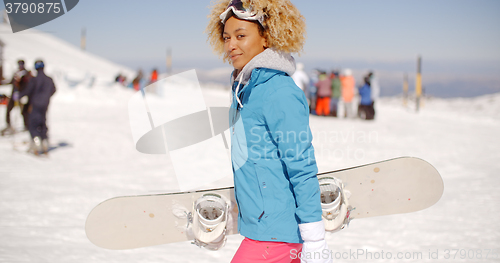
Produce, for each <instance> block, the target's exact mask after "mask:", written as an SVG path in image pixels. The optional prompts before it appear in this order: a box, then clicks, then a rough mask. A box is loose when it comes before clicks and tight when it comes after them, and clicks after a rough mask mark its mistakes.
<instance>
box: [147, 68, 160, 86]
mask: <svg viewBox="0 0 500 263" xmlns="http://www.w3.org/2000/svg"><path fill="white" fill-rule="evenodd" d="M157 81H158V70H156V69H153V71H152V72H151V77H150V79H149V83H150V84H153V83H155V82H157Z"/></svg>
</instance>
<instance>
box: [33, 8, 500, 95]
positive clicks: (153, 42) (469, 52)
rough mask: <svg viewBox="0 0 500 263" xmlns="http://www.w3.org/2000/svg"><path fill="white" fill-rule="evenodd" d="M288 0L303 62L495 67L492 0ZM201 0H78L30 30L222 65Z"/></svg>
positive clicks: (103, 51) (161, 64) (464, 69)
mask: <svg viewBox="0 0 500 263" xmlns="http://www.w3.org/2000/svg"><path fill="white" fill-rule="evenodd" d="M291 1H292V3H293V4H295V5H296V6H297V7H298V8H299V10H300V11H301V13H302V14H303V16H304V17H305V19H306V24H307V40H306V44H305V47H304V53H303V54H302V55H301V56H300V57H299V56H296V59H297V60H298V61H302V62H305V64H306V68H309V69H312V68H324V69H326V70H329V69H333V68H339V67H353V68H378V69H381V70H388V71H398V72H400V71H401V72H402V71H405V72H408V71H409V72H414V71H415V64H416V62H415V61H416V58H417V56H418V55H421V56H422V59H423V62H424V63H423V73H433V74H434V73H435V74H444V75H446V74H448V75H450V76H456V77H458V76H460V75H464V74H471V75H475V76H486V77H487V78H490V81H491V78H495V76H500V45H499V43H500V15H498V14H500V1H497V0H478V1H464V0H440V1H434V0H407V1H399V0H384V1H370V0H359V1H331V0H330V1H327V0H315V1H305V0H291ZM209 5H210V1H209V0H207V1H202V0H192V1H170V0H163V1H160V0H148V1H132V0H106V1H97V0H85V1H80V2H79V3H78V5H77V6H76V7H75V8H74V9H73V10H71V11H70V12H68V13H67V14H66V15H64V16H62V17H59V18H57V19H55V20H53V21H50V22H47V23H45V24H43V25H40V26H38V27H36V29H38V30H41V31H45V32H49V33H51V34H53V35H55V36H56V37H59V38H61V39H63V40H66V41H68V42H70V43H73V44H74V45H78V46H79V45H80V34H81V30H82V28H85V29H86V35H87V50H88V52H91V53H94V54H97V55H99V56H102V57H105V58H107V59H110V60H112V61H114V62H117V63H121V64H124V65H126V66H129V67H131V68H132V69H138V68H143V69H145V70H151V69H152V68H153V67H158V68H159V69H160V71H165V69H166V66H165V64H166V63H165V57H166V52H167V48H170V49H171V50H172V56H173V57H172V60H173V67H174V68H177V69H180V68H181V69H191V68H204V69H211V68H218V67H224V66H226V67H230V65H228V64H223V63H222V61H221V59H220V58H219V57H218V56H217V55H215V54H213V52H212V50H211V48H210V46H209V44H208V43H207V41H206V39H207V35H206V34H205V33H204V30H205V27H206V25H207V22H208V19H207V15H208V13H209V8H208V7H209ZM25 33H29V32H25ZM498 89H499V91H500V86H498Z"/></svg>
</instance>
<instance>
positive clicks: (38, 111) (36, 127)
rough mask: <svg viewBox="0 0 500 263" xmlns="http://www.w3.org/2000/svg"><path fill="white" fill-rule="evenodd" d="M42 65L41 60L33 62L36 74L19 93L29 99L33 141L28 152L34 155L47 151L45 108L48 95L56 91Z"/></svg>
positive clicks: (46, 107) (47, 104)
mask: <svg viewBox="0 0 500 263" xmlns="http://www.w3.org/2000/svg"><path fill="white" fill-rule="evenodd" d="M44 67H45V65H44V63H43V61H42V60H37V61H36V62H35V69H36V70H37V75H36V77H34V78H32V79H31V80H30V82H29V83H28V85H27V86H26V89H25V90H24V91H23V92H21V93H20V94H19V97H20V98H21V97H23V96H28V97H29V99H30V101H31V111H30V113H29V126H28V127H29V131H30V135H31V138H32V140H33V141H32V142H31V147H30V152H33V153H34V154H36V155H38V154H39V152H43V153H44V154H47V153H48V141H47V130H48V129H47V124H46V121H47V110H48V108H49V102H50V97H51V96H52V95H53V94H54V93H55V92H56V86H55V85H54V81H53V80H52V78H50V77H48V76H47V75H45V73H44V71H43V69H44Z"/></svg>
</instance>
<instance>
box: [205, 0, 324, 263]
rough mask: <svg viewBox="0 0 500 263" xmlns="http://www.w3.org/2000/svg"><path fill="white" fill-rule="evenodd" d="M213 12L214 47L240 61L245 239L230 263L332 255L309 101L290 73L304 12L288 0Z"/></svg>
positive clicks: (240, 192) (234, 127) (237, 139)
mask: <svg viewBox="0 0 500 263" xmlns="http://www.w3.org/2000/svg"><path fill="white" fill-rule="evenodd" d="M209 18H210V22H209V25H208V26H207V32H208V35H209V41H210V43H211V45H212V47H213V49H214V51H215V52H216V53H218V54H219V55H223V58H224V61H228V60H229V61H230V63H231V64H232V65H233V67H234V71H233V73H232V76H231V84H232V105H231V109H232V110H231V112H230V116H229V117H230V123H231V128H230V129H231V142H232V145H231V159H232V164H233V171H234V183H235V195H236V200H237V203H238V209H239V216H238V228H239V229H238V230H239V232H240V233H241V234H242V235H243V236H245V237H246V238H245V239H244V240H243V241H242V243H241V245H240V247H239V249H238V251H237V252H236V254H235V256H234V258H233V260H232V262H299V259H298V256H299V251H301V249H302V255H304V256H307V255H312V254H313V253H314V252H319V253H328V252H329V251H328V250H327V248H328V247H327V244H326V241H325V240H324V235H325V230H324V225H323V222H322V218H321V204H320V191H319V184H318V180H317V178H316V173H317V167H316V162H315V159H314V149H313V147H312V144H311V140H312V135H311V131H310V129H309V114H308V112H309V110H308V105H307V101H306V98H305V96H304V92H302V90H300V88H298V87H297V86H296V85H295V83H294V81H293V80H292V78H291V77H290V76H291V75H292V74H293V73H294V71H295V62H294V59H293V58H292V57H291V55H290V52H299V51H301V50H302V47H303V44H304V40H305V38H304V34H305V23H304V18H303V17H302V16H301V15H300V13H299V12H298V10H297V9H296V8H295V6H293V5H292V4H291V3H290V1H289V0H253V1H251V0H247V1H240V0H232V1H228V0H221V1H219V2H218V3H216V4H215V5H214V6H213V7H212V10H211V15H210V16H209ZM315 255H316V256H317V255H318V253H316V254H315ZM321 255H322V256H324V255H325V254H321ZM309 257H312V256H309ZM292 260H294V261H292ZM303 262H329V261H328V260H325V259H318V258H317V259H316V260H314V259H311V260H307V261H304V260H303Z"/></svg>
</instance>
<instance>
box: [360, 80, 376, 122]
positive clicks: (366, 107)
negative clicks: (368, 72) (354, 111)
mask: <svg viewBox="0 0 500 263" xmlns="http://www.w3.org/2000/svg"><path fill="white" fill-rule="evenodd" d="M364 81H365V83H364V85H363V86H361V87H360V88H359V96H360V97H361V100H360V102H359V105H358V117H360V118H361V119H364V120H373V106H372V105H373V101H372V98H371V91H372V90H371V88H370V77H369V76H366V77H365V78H364Z"/></svg>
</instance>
